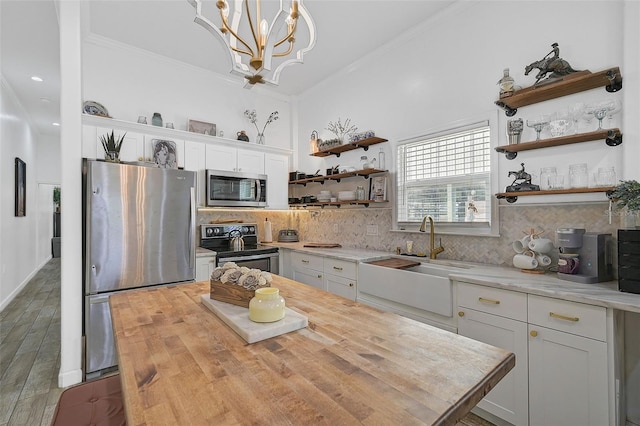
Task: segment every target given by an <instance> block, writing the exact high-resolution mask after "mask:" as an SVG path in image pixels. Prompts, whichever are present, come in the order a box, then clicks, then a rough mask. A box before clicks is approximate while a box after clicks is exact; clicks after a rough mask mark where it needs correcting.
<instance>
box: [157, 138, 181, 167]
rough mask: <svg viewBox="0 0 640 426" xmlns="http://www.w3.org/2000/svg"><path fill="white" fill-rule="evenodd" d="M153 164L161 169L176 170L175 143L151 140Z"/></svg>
mask: <svg viewBox="0 0 640 426" xmlns="http://www.w3.org/2000/svg"><path fill="white" fill-rule="evenodd" d="M151 145H152V146H153V162H154V163H155V164H156V167H160V168H161V169H177V168H178V156H177V151H178V150H177V149H176V143H175V142H174V141H168V140H164V139H152V140H151Z"/></svg>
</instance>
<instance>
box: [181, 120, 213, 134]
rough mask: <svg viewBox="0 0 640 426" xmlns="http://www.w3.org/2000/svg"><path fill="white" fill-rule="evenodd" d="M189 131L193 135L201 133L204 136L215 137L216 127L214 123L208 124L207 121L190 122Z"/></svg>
mask: <svg viewBox="0 0 640 426" xmlns="http://www.w3.org/2000/svg"><path fill="white" fill-rule="evenodd" d="M187 130H188V131H190V132H193V133H200V134H203V135H209V136H215V135H216V125H215V124H213V123H207V122H205V121H197V120H189V124H188V125H187Z"/></svg>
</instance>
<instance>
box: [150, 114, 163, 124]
mask: <svg viewBox="0 0 640 426" xmlns="http://www.w3.org/2000/svg"><path fill="white" fill-rule="evenodd" d="M151 124H153V125H154V126H159V127H162V116H161V115H160V113H159V112H154V113H153V117H152V118H151Z"/></svg>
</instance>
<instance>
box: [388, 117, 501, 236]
mask: <svg viewBox="0 0 640 426" xmlns="http://www.w3.org/2000/svg"><path fill="white" fill-rule="evenodd" d="M490 136H491V131H490V126H489V122H488V121H483V122H481V123H476V124H473V125H469V126H465V127H459V128H456V129H451V130H448V131H446V132H443V133H439V134H433V135H426V136H423V137H419V138H415V139H413V140H411V141H408V142H405V143H401V144H400V145H399V146H398V148H397V160H398V167H397V170H398V175H397V188H396V194H397V197H398V198H397V222H398V226H399V227H400V228H401V229H402V228H405V227H406V226H407V225H415V224H418V223H420V222H422V219H423V218H424V217H425V216H426V215H431V216H432V217H433V219H434V221H436V222H439V223H444V224H445V225H446V226H447V230H448V231H453V232H455V231H456V230H457V231H462V230H463V229H466V230H469V229H476V232H471V233H476V234H479V233H487V232H488V231H489V232H490V230H491V222H492V201H493V197H492V190H491V175H492V173H491V138H490ZM441 229H442V227H441Z"/></svg>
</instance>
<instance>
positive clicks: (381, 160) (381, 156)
mask: <svg viewBox="0 0 640 426" xmlns="http://www.w3.org/2000/svg"><path fill="white" fill-rule="evenodd" d="M385 157H386V154H385V153H384V151H383V149H382V148H380V152H379V153H378V168H379V169H380V170H386V167H387V165H386V158H385Z"/></svg>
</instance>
